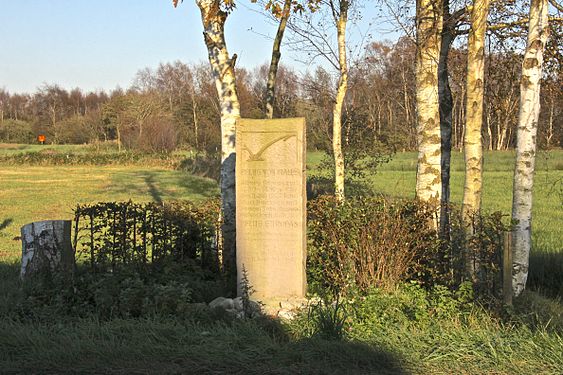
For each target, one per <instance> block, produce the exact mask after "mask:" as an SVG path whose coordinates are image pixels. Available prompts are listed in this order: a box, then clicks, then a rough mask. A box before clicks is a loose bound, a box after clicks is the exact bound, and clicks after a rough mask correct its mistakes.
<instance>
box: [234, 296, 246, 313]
mask: <svg viewBox="0 0 563 375" xmlns="http://www.w3.org/2000/svg"><path fill="white" fill-rule="evenodd" d="M233 308H234V309H235V310H239V311H242V310H244V303H243V301H242V297H237V298H234V299H233Z"/></svg>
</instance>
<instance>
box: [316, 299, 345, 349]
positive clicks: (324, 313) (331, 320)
mask: <svg viewBox="0 0 563 375" xmlns="http://www.w3.org/2000/svg"><path fill="white" fill-rule="evenodd" d="M309 319H311V320H312V327H313V336H318V337H320V338H322V339H325V340H342V339H343V338H344V336H345V330H346V327H347V320H348V315H347V312H346V302H345V301H344V300H343V299H342V298H341V297H340V296H336V298H334V299H331V298H326V297H325V298H323V299H321V300H319V302H317V303H316V304H313V305H312V306H311V307H310V310H309Z"/></svg>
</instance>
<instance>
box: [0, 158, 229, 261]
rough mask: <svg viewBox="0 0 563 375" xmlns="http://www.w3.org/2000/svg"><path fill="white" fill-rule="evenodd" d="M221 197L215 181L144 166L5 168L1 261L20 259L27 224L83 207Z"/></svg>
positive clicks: (0, 172)
mask: <svg viewBox="0 0 563 375" xmlns="http://www.w3.org/2000/svg"><path fill="white" fill-rule="evenodd" d="M217 194H218V188H217V184H216V182H215V181H213V180H211V179H207V178H201V177H196V176H190V175H187V174H186V173H184V172H180V171H171V170H165V169H160V168H154V167H143V166H133V167H132V166H72V167H71V166H45V167H35V166H17V167H16V166H2V167H0V261H2V260H4V259H13V258H16V257H19V256H20V252H21V248H20V246H21V245H20V243H21V241H19V238H18V237H19V235H20V233H19V231H20V228H21V226H23V225H24V224H27V223H30V222H33V221H40V220H55V219H61V220H62V219H67V220H69V219H71V218H72V217H73V214H72V210H73V209H74V208H75V207H76V205H77V204H78V203H95V202H99V201H127V200H130V199H131V200H133V201H137V202H145V201H166V200H175V199H188V200H192V201H202V200H205V199H207V198H210V197H215V196H217Z"/></svg>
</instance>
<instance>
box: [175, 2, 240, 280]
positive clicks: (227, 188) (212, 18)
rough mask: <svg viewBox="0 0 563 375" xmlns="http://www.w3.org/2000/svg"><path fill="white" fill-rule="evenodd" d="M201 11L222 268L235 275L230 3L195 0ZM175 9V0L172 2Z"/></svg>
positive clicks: (236, 113) (235, 109)
mask: <svg viewBox="0 0 563 375" xmlns="http://www.w3.org/2000/svg"><path fill="white" fill-rule="evenodd" d="M195 3H196V5H197V6H198V8H199V9H200V11H201V21H202V23H203V38H204V41H205V45H206V47H207V52H208V58H209V63H210V65H211V70H212V72H213V79H214V80H215V87H216V89H217V94H218V96H219V101H220V105H221V212H222V219H223V227H222V237H223V267H224V268H225V271H226V272H227V273H230V274H231V275H234V274H236V199H235V124H236V120H237V119H238V118H239V117H240V105H239V100H238V95H237V90H236V82H235V63H236V58H237V55H236V54H234V55H233V56H232V57H231V56H230V55H229V52H228V50H227V43H226V41H225V31H224V30H225V21H226V20H227V16H228V15H229V11H230V10H231V9H232V7H233V6H234V4H233V2H232V0H195ZM173 4H174V6H177V4H178V0H173Z"/></svg>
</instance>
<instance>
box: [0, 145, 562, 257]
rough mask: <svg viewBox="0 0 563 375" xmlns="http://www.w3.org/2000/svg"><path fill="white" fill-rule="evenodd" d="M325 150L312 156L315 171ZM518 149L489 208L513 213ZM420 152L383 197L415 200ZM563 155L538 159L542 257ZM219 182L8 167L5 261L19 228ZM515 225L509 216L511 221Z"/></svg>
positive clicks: (536, 224) (558, 215)
mask: <svg viewBox="0 0 563 375" xmlns="http://www.w3.org/2000/svg"><path fill="white" fill-rule="evenodd" d="M49 147H50V148H54V149H56V150H57V151H59V152H73V153H80V152H90V151H92V149H93V148H92V147H84V146H80V145H61V146H56V148H55V147H51V146H49ZM44 149H45V146H40V145H0V155H2V154H10V153H12V154H13V153H22V152H34V151H38V150H44ZM321 157H322V154H321V153H309V155H308V165H309V169H310V170H311V171H314V170H315V167H316V166H317V165H318V162H319V161H320V159H321ZM513 163H514V153H513V152H494V153H491V152H488V153H486V154H485V176H484V178H485V181H484V189H483V191H484V192H483V207H484V209H485V210H487V211H501V212H503V213H505V214H507V215H509V214H510V209H511V204H512V173H513V172H512V168H513ZM463 176H464V174H463V155H462V154H461V153H454V154H453V160H452V182H451V186H452V202H453V203H461V199H462V195H463ZM415 178H416V154H415V153H412V152H411V153H400V154H397V155H395V156H394V158H393V160H392V161H391V162H390V163H388V164H384V165H382V166H381V167H380V168H379V170H378V171H377V173H376V174H374V175H372V176H371V177H370V182H371V183H372V184H373V186H374V188H375V190H376V191H377V192H381V193H383V194H386V195H391V196H403V197H413V196H414V185H415ZM562 184H563V151H550V152H549V153H548V152H541V153H540V154H539V157H538V163H537V169H536V177H535V185H534V208H533V217H534V218H533V240H534V251H536V252H563V230H562V229H561V228H562V227H563V196H562V195H561V194H563V190H561V189H562V188H563V185H562ZM217 194H218V188H217V185H216V183H215V182H214V181H213V180H211V179H206V178H201V177H197V176H190V175H187V174H186V173H183V172H180V171H173V170H169V169H166V168H158V167H154V166H151V167H147V166H144V165H128V166H30V165H18V166H13V165H10V166H0V259H2V258H7V257H8V258H12V257H13V256H18V255H19V251H20V250H19V241H13V238H15V237H18V236H19V228H20V227H21V226H22V225H24V224H26V223H29V222H32V221H37V220H48V219H68V218H71V217H72V209H73V208H74V207H75V206H76V204H78V203H93V202H98V201H119V200H129V199H132V200H134V201H150V200H155V201H159V200H170V199H190V200H195V201H199V200H202V199H205V198H209V197H212V196H216V195H217ZM506 220H507V222H508V220H509V216H507V219H506Z"/></svg>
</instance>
